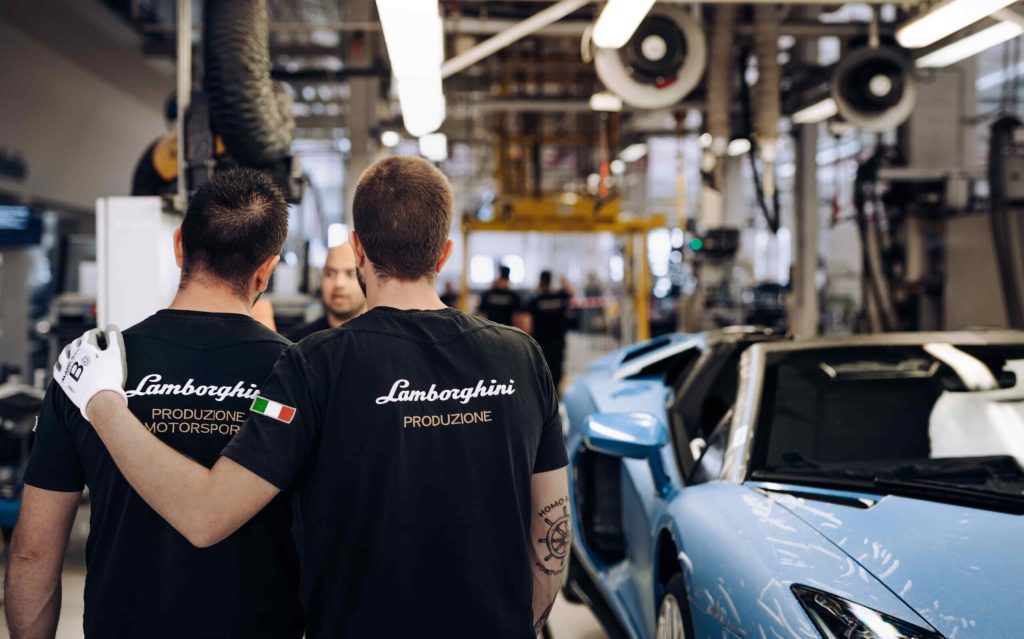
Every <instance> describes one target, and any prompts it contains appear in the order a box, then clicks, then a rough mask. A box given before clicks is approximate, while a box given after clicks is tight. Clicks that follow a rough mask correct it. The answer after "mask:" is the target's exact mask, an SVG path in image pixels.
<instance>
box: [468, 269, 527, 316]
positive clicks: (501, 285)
mask: <svg viewBox="0 0 1024 639" xmlns="http://www.w3.org/2000/svg"><path fill="white" fill-rule="evenodd" d="M511 274H512V271H511V269H509V267H507V266H502V267H501V268H500V269H499V270H498V279H496V280H494V284H493V285H491V288H490V289H488V290H487V291H486V292H484V294H483V295H481V296H480V306H479V307H477V311H478V312H479V313H480V314H482V315H483V316H484V317H486V318H487V319H489V320H491V321H492V322H497V323H499V324H504V325H505V326H514V325H515V323H514V322H515V316H516V313H519V312H520V311H521V310H522V305H523V301H522V299H520V297H519V293H516V292H515V291H513V290H512V289H511V288H510V286H511V284H510V282H509V276H510V275H511Z"/></svg>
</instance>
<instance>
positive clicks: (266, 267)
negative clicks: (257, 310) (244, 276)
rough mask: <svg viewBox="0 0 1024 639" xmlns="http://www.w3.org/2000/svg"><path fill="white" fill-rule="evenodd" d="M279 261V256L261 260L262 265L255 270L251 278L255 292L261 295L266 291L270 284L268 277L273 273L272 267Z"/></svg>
mask: <svg viewBox="0 0 1024 639" xmlns="http://www.w3.org/2000/svg"><path fill="white" fill-rule="evenodd" d="M279 261H281V256H280V255H274V256H271V257H268V258H267V259H265V260H263V263H262V264H260V265H259V267H258V268H257V269H256V273H255V274H253V278H254V279H255V282H253V283H254V284H255V285H256V291H257V292H258V293H262V292H263V291H265V290H267V285H268V284H270V275H271V274H272V273H273V272H274V267H275V266H277V263H278V262H279Z"/></svg>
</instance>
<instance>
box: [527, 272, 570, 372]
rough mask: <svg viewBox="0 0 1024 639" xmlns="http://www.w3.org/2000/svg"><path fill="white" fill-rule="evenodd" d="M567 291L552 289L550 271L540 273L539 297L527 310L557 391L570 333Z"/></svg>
mask: <svg viewBox="0 0 1024 639" xmlns="http://www.w3.org/2000/svg"><path fill="white" fill-rule="evenodd" d="M570 299H571V295H570V294H569V292H568V291H566V290H560V291H556V290H554V289H552V288H551V271H544V272H542V273H541V274H540V282H539V284H538V287H537V294H536V295H535V296H534V297H533V299H531V300H530V303H529V305H528V306H527V310H528V311H529V313H530V318H531V320H532V321H531V324H532V325H533V339H535V340H537V343H538V344H540V349H541V350H542V351H544V359H545V361H547V363H548V368H549V369H551V377H552V378H553V380H554V382H555V388H558V389H560V388H561V384H562V368H563V361H564V359H565V334H566V332H568V330H569V301H570Z"/></svg>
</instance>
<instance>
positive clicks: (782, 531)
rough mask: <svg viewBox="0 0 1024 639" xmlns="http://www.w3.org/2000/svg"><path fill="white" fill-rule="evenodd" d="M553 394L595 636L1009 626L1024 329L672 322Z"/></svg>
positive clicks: (1018, 628)
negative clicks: (805, 336)
mask: <svg viewBox="0 0 1024 639" xmlns="http://www.w3.org/2000/svg"><path fill="white" fill-rule="evenodd" d="M1018 381H1019V382H1020V383H1018ZM565 408H566V413H567V420H568V424H567V438H568V439H567V441H568V445H569V451H570V459H571V461H570V468H571V474H570V475H571V482H572V486H571V490H570V494H571V499H572V506H573V511H574V513H573V514H574V517H573V528H574V533H575V536H576V543H575V545H574V548H573V553H572V556H571V558H570V563H569V579H568V583H567V586H566V595H567V596H568V597H569V598H570V599H576V600H583V601H585V602H586V603H587V604H588V605H590V606H591V608H592V609H593V610H594V612H595V613H596V614H597V616H598V618H599V619H600V620H601V621H602V623H603V625H604V626H605V628H606V630H607V631H608V633H609V634H610V635H611V636H612V637H628V638H631V639H637V638H642V637H657V638H659V639H663V638H664V639H680V638H687V639H690V638H694V637H696V638H700V639H704V638H714V639H719V638H730V639H741V638H742V639H782V638H786V639H805V638H806V639H815V638H818V637H826V638H829V639H832V638H843V639H938V638H942V637H945V638H946V639H968V638H970V639H1009V638H1013V637H1024V516H1022V515H1024V468H1022V464H1024V333H1017V332H1008V331H991V332H989V331H984V332H963V333H918V334H906V335H900V334H889V335H878V336H865V337H849V338H838V339H831V340H824V339H822V340H809V341H791V340H787V339H784V338H782V337H779V336H776V335H773V334H772V333H771V332H770V331H765V330H758V329H732V330H724V331H721V332H714V333H704V334H697V335H671V336H667V337H662V338H659V339H656V340H652V341H649V342H646V343H643V344H639V345H636V346H633V347H630V348H626V349H623V350H620V351H617V352H615V353H612V354H610V355H608V356H606V357H604V358H602V359H600V360H598V361H597V362H595V363H594V364H593V365H592V366H591V368H590V370H589V372H588V373H587V374H586V375H585V376H584V377H582V378H581V379H580V380H578V381H577V382H576V383H575V384H574V385H573V386H572V387H571V388H570V389H569V391H568V392H567V394H566V396H565Z"/></svg>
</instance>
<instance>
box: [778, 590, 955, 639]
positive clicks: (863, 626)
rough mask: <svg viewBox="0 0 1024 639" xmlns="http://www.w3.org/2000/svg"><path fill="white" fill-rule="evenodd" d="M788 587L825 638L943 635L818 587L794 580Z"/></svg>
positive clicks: (931, 637) (934, 638)
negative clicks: (790, 587)
mask: <svg viewBox="0 0 1024 639" xmlns="http://www.w3.org/2000/svg"><path fill="white" fill-rule="evenodd" d="M792 590H793V594H795V595H796V598H797V599H798V600H799V601H800V604H801V605H803V607H804V610H805V611H807V615H808V616H809V617H810V618H811V621H813V622H814V625H815V626H816V627H817V628H818V632H820V633H821V636H822V637H825V638H826V639H943V637H942V635H940V634H938V633H937V632H935V631H933V630H927V629H925V628H921V627H920V626H915V625H914V624H911V623H907V622H906V621H901V620H900V619H896V618H895V617H890V616H889V615H887V614H884V613H881V612H878V611H877V610H872V609H871V608H868V607H866V606H862V605H860V604H857V603H853V602H852V601H847V600H846V599H843V598H842V597H837V596H835V595H831V594H829V593H827V592H823V591H821V590H815V589H814V588H808V587H807V586H801V585H799V584H794V585H793V586H792Z"/></svg>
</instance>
